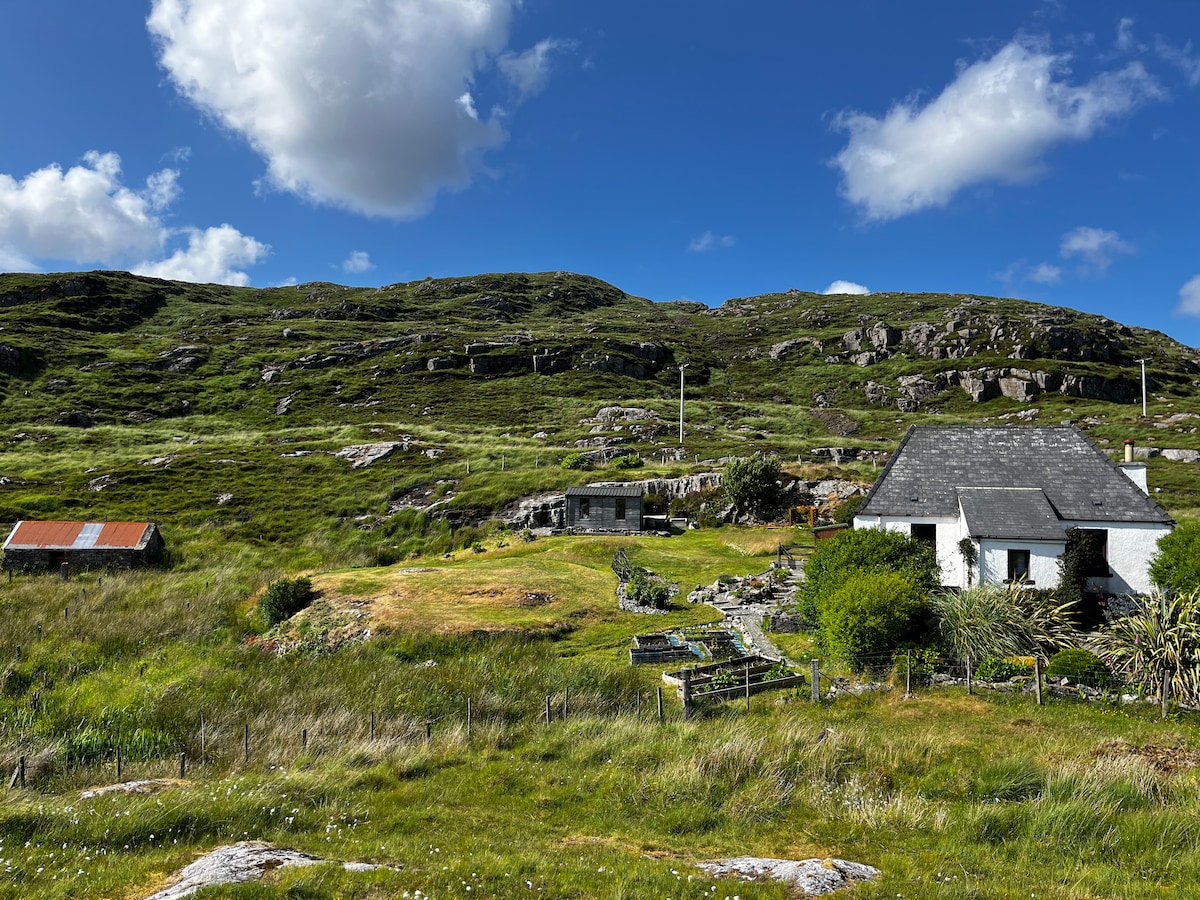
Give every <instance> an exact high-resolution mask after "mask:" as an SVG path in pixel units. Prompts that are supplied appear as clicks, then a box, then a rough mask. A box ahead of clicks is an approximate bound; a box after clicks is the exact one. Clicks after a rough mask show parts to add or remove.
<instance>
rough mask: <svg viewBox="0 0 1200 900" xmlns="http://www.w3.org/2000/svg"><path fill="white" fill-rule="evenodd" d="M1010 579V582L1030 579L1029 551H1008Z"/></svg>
mask: <svg viewBox="0 0 1200 900" xmlns="http://www.w3.org/2000/svg"><path fill="white" fill-rule="evenodd" d="M1008 580H1009V581H1010V582H1016V581H1028V580H1029V551H1028V550H1009V551H1008Z"/></svg>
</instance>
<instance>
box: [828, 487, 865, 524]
mask: <svg viewBox="0 0 1200 900" xmlns="http://www.w3.org/2000/svg"><path fill="white" fill-rule="evenodd" d="M866 499H867V495H866V494H855V495H854V496H853V497H847V498H846V499H845V500H843V501H842V502H841V503H839V504H838V507H837V509H835V510H834V511H833V521H834V522H836V523H838V524H839V525H849V524H850V523H851V522H853V521H854V514H855V513H856V512H858V508H859V507H860V506H862V505H863V501H865V500H866Z"/></svg>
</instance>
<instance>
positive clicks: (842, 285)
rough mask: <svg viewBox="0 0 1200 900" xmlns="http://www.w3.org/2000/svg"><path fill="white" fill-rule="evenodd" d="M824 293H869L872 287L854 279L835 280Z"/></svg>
mask: <svg viewBox="0 0 1200 900" xmlns="http://www.w3.org/2000/svg"><path fill="white" fill-rule="evenodd" d="M821 293H822V294H869V293H871V291H870V289H869V288H867V287H865V286H863V285H861V284H855V283H854V282H853V281H835V282H834V283H833V284H831V285H830V286H829V287H827V288H825V290H823V291H821Z"/></svg>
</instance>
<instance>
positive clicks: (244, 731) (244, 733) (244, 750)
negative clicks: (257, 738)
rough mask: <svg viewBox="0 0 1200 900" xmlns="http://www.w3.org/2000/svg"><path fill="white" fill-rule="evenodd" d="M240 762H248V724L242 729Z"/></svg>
mask: <svg viewBox="0 0 1200 900" xmlns="http://www.w3.org/2000/svg"><path fill="white" fill-rule="evenodd" d="M242 761H243V762H245V763H248V762H250V723H249V722H247V723H246V724H245V725H244V726H243V727H242Z"/></svg>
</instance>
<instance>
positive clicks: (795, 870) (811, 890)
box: [696, 856, 881, 897]
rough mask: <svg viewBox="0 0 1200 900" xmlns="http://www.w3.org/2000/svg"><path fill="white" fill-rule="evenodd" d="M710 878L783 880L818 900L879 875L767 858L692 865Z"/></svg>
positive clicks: (825, 862)
mask: <svg viewBox="0 0 1200 900" xmlns="http://www.w3.org/2000/svg"><path fill="white" fill-rule="evenodd" d="M696 865H697V866H698V867H699V868H701V869H703V870H704V871H705V872H707V873H708V874H709V875H711V876H713V877H714V878H740V879H742V880H743V881H757V880H758V879H760V878H770V879H772V880H774V881H786V882H788V883H789V884H791V885H793V886H794V888H795V889H796V890H798V891H799V892H800V893H801V894H802V895H803V896H806V897H821V896H824V895H825V894H832V893H833V892H834V891H837V890H841V889H842V888H844V887H846V886H847V885H849V884H853V883H854V882H856V881H870V880H871V879H872V878H874V877H876V876H877V875H879V874H881V873H880V871H879V869H877V868H875V867H874V866H868V865H864V864H863V863H855V862H847V861H846V860H844V859H801V860H794V859H770V858H763V857H756V856H737V857H734V858H733V859H719V860H716V861H714V862H702V863H697V864H696Z"/></svg>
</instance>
